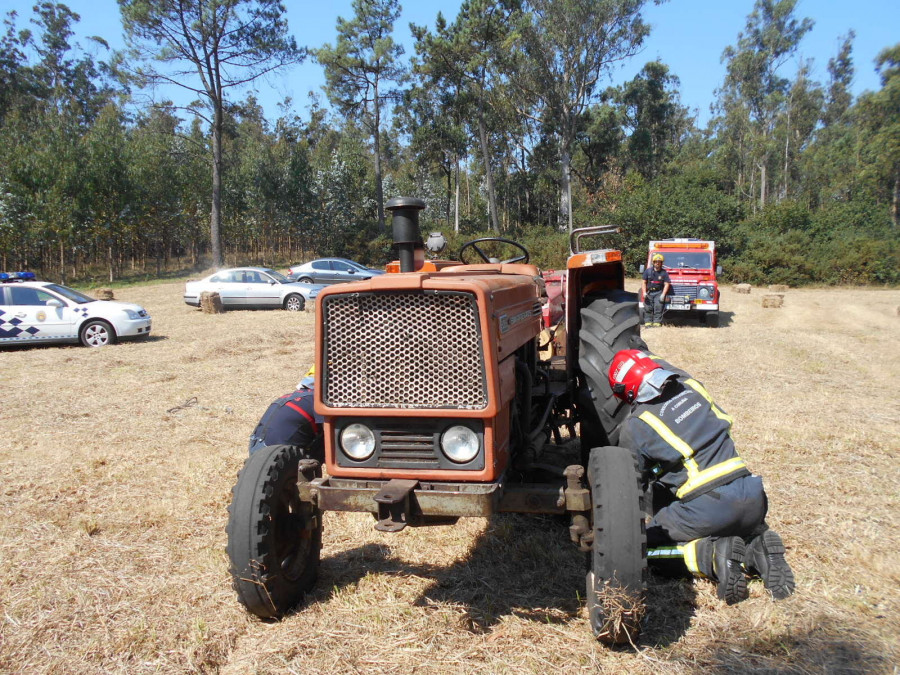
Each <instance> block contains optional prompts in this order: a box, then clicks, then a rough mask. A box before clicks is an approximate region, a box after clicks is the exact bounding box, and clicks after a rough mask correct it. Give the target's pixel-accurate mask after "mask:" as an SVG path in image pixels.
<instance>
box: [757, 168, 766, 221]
mask: <svg viewBox="0 0 900 675" xmlns="http://www.w3.org/2000/svg"><path fill="white" fill-rule="evenodd" d="M765 208H766V162H765V158H764V159H763V163H762V164H760V166H759V210H760V211H762V210H763V209H765Z"/></svg>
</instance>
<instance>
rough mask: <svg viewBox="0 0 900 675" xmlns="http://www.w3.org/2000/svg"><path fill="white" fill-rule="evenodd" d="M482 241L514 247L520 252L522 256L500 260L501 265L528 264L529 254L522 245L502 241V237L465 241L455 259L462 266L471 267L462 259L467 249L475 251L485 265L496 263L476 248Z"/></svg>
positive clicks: (505, 240) (506, 240)
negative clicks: (457, 259)
mask: <svg viewBox="0 0 900 675" xmlns="http://www.w3.org/2000/svg"><path fill="white" fill-rule="evenodd" d="M484 241H496V242H499V243H501V244H509V245H510V246H514V247H515V248H517V249H519V250H520V251H522V255H518V256H515V257H512V258H507V259H506V260H500V261H499V262H500V263H501V264H503V265H505V264H507V263H517V262H520V263H527V262H528V258H529V254H528V249H527V248H525V247H524V246H522V244H520V243H518V242H516V241H512V240H511V239H503V238H502V237H482V238H481V239H473V240H472V241H467V242H466V243H465V244H463V245H462V248H461V249H459V255H458V256H457V257H458V258H459V260H460V262H461V263H462V264H463V265H471V264H472V263H470V262H467V261H466V259H465V257H464V254H465V252H466V251H468V250H469V249H473V250H474V251H475V253H477V254H478V256H479V257H480V258H481V259H482V260H483V261H484V262H486V263H496V262H498V261H497V259H496V258H491V257H490V256H489V255H488V254H487V253H485V252H484V251H482V250H481V248H480V247H479V246H478V244H480V243H481V242H484Z"/></svg>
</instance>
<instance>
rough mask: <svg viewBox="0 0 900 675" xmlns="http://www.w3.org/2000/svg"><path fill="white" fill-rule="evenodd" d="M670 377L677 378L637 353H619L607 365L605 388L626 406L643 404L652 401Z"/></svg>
mask: <svg viewBox="0 0 900 675" xmlns="http://www.w3.org/2000/svg"><path fill="white" fill-rule="evenodd" d="M673 377H677V374H676V373H673V372H672V371H671V370H666V369H665V368H663V367H662V366H660V365H659V364H658V363H657V362H656V361H654V360H653V359H652V358H650V355H649V354H647V353H646V352H642V351H640V350H639V349H623V350H622V351H620V352H619V353H618V354H616V355H615V356H614V357H613V360H612V363H611V364H610V365H609V386H610V387H611V388H612V391H613V394H614V395H615V396H616V397H618V398H620V399H622V400H623V401H627V402H628V403H633V402H635V401H636V402H638V403H643V402H645V401H650V400H652V399H654V398H656V397H657V396H659V395H660V394H661V393H662V390H663V387H664V386H665V383H666V382H668V381H669V380H670V379H672V378H673Z"/></svg>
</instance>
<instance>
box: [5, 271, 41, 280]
mask: <svg viewBox="0 0 900 675" xmlns="http://www.w3.org/2000/svg"><path fill="white" fill-rule="evenodd" d="M35 278H36V277H35V276H34V272H0V281H34V280H35Z"/></svg>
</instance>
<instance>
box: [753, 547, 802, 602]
mask: <svg viewBox="0 0 900 675" xmlns="http://www.w3.org/2000/svg"><path fill="white" fill-rule="evenodd" d="M762 555H763V556H764V559H765V562H764V564H763V565H762V567H763V568H764V569H761V570H759V572H760V576H761V577H762V580H763V584H765V586H766V590H767V591H769V593H771V594H772V597H773V598H775V599H776V600H783V599H784V598H786V597H788V596H789V595H791V594H792V593H793V592H794V587H795V583H794V572H793V570H791V566H790V565H788V563H787V560H786V559H785V557H784V542H783V541H782V540H781V537H780V536H779V535H778V533H777V532H775V531H774V530H766V531H765V532H763V534H762ZM754 562H756V561H754Z"/></svg>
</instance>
